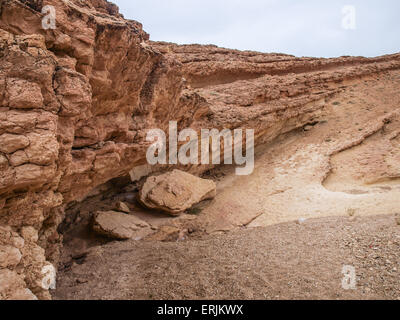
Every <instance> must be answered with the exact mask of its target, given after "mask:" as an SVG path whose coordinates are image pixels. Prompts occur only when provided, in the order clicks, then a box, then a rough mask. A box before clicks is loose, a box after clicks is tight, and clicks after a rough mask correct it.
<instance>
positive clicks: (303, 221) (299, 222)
mask: <svg viewBox="0 0 400 320" xmlns="http://www.w3.org/2000/svg"><path fill="white" fill-rule="evenodd" d="M306 221H307V219H306V218H300V219H299V220H298V221H297V223H298V224H303V223H305V222H306Z"/></svg>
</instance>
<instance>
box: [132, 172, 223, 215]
mask: <svg viewBox="0 0 400 320" xmlns="http://www.w3.org/2000/svg"><path fill="white" fill-rule="evenodd" d="M216 188H217V186H216V184H215V182H214V181H212V180H206V179H201V178H198V177H195V176H193V175H191V174H189V173H186V172H183V171H180V170H174V171H172V172H169V173H166V174H163V175H160V176H154V177H150V178H148V179H147V181H146V183H145V184H144V186H143V188H142V189H141V191H140V195H139V197H140V202H141V203H143V204H144V205H145V206H146V207H148V208H150V209H157V210H161V211H164V212H166V213H169V214H172V215H179V214H180V213H182V212H184V211H185V210H187V209H190V208H191V207H192V206H193V205H195V204H197V203H199V202H201V201H203V200H207V199H212V198H214V197H215V196H216Z"/></svg>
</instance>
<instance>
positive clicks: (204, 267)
mask: <svg viewBox="0 0 400 320" xmlns="http://www.w3.org/2000/svg"><path fill="white" fill-rule="evenodd" d="M345 265H348V266H352V267H354V268H355V271H356V275H357V278H356V288H355V289H354V290H351V289H350V290H344V289H343V287H342V281H343V278H344V275H343V273H342V271H343V266H345ZM399 271H400V226H399V225H398V224H397V223H396V217H395V216H394V215H390V216H373V217H357V218H348V217H339V218H337V217H335V218H321V219H314V220H307V221H305V222H303V223H299V222H298V223H296V222H293V223H285V224H279V225H274V226H271V227H266V228H257V229H243V230H238V231H235V232H231V233H228V234H222V235H215V236H208V237H206V238H204V239H200V240H199V239H196V240H193V239H192V240H191V239H188V240H187V241H185V242H168V243H166V242H134V241H127V242H112V243H108V244H106V245H103V246H98V247H93V248H91V249H89V250H88V252H87V255H83V256H80V257H75V260H71V261H70V263H67V264H65V265H63V266H61V268H60V272H59V275H58V289H57V290H56V291H55V292H53V297H54V299H280V300H282V299H398V300H400V274H399Z"/></svg>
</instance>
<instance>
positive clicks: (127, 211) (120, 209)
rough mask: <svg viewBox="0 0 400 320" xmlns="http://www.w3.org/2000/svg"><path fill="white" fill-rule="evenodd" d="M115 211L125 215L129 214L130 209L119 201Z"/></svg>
mask: <svg viewBox="0 0 400 320" xmlns="http://www.w3.org/2000/svg"><path fill="white" fill-rule="evenodd" d="M116 209H117V210H118V211H120V212H125V213H130V212H131V209H129V207H128V205H127V204H126V203H125V202H121V201H120V202H118V203H117V208H116Z"/></svg>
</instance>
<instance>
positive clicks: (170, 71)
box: [0, 0, 400, 299]
mask: <svg viewBox="0 0 400 320" xmlns="http://www.w3.org/2000/svg"><path fill="white" fill-rule="evenodd" d="M45 5H52V6H54V8H55V9H56V13H57V21H56V29H54V30H53V29H48V30H45V29H43V27H42V19H43V17H44V15H43V14H42V13H41V11H42V8H43V6H45ZM399 68H400V54H394V55H388V56H383V57H378V58H371V59H367V58H360V57H341V58H336V59H314V58H296V57H293V56H288V55H284V54H262V53H256V52H239V51H235V50H227V49H221V48H217V47H215V46H199V45H191V46H177V45H174V44H168V43H154V42H151V41H149V36H148V34H146V33H145V32H144V31H143V30H142V26H141V24H140V23H138V22H135V21H129V20H125V19H124V18H123V17H122V15H121V14H119V13H118V8H117V7H116V6H115V5H113V4H110V3H109V2H107V1H104V0H88V1H80V0H43V1H42V0H40V1H39V0H1V1H0V246H1V249H0V252H1V254H2V255H3V256H7V257H8V258H7V259H6V260H4V261H2V263H1V266H0V282H1V284H2V285H1V286H0V298H2V299H11V298H15V297H26V298H29V297H30V298H39V299H50V294H49V292H48V290H46V288H43V285H42V279H43V273H42V270H43V267H45V266H48V265H49V264H50V263H52V264H54V265H56V264H57V261H58V256H59V248H60V244H61V242H62V236H60V234H59V233H58V232H57V227H58V226H59V224H60V223H61V222H62V220H63V218H64V208H65V206H66V205H68V204H69V203H71V202H72V201H77V200H82V199H84V198H85V197H86V196H87V195H88V194H89V193H90V192H91V191H92V190H93V189H94V188H96V187H98V186H100V185H102V184H104V183H106V182H107V181H109V180H111V179H113V178H116V177H120V176H125V175H127V174H128V173H129V172H130V171H131V170H132V169H134V168H136V167H140V166H142V165H145V164H146V159H145V154H146V149H147V147H148V142H146V139H145V138H146V133H147V130H148V129H153V128H160V129H164V130H165V129H166V128H167V126H168V123H169V121H170V120H174V121H177V122H178V126H179V128H188V127H190V128H193V129H195V130H199V129H200V128H204V129H211V128H216V129H222V128H228V129H234V128H251V129H255V130H256V143H257V144H261V143H263V142H268V141H271V140H272V139H274V138H276V137H277V136H279V135H281V134H283V133H287V132H290V131H292V130H294V129H296V128H301V127H303V126H304V125H306V124H309V123H313V122H315V119H317V118H318V115H319V114H320V113H321V110H323V108H324V106H325V102H326V99H328V98H329V97H333V96H334V95H335V94H337V93H339V92H341V90H342V89H343V86H344V84H345V83H346V82H348V81H356V80H359V81H363V80H364V79H366V78H368V77H371V76H377V75H381V74H384V73H385V72H388V71H391V70H396V69H399ZM165 131H167V130H165ZM181 169H184V170H185V171H190V172H192V173H199V172H202V171H204V170H205V169H207V168H205V167H196V166H193V167H184V168H181ZM157 170H159V171H163V170H165V168H154V171H157ZM181 208H183V207H179V208H178V209H181ZM172 211H173V213H175V211H176V210H175V209H173V210H172Z"/></svg>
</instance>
